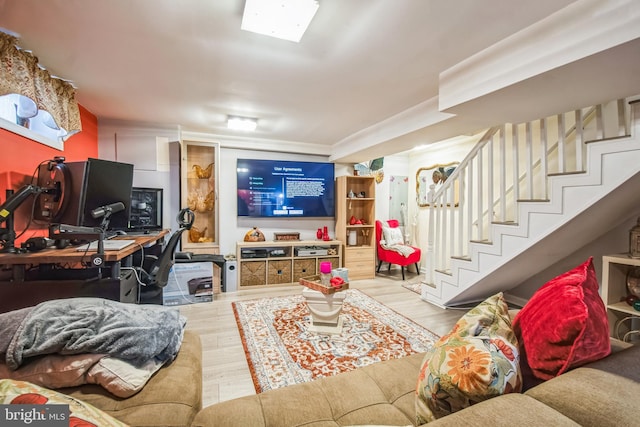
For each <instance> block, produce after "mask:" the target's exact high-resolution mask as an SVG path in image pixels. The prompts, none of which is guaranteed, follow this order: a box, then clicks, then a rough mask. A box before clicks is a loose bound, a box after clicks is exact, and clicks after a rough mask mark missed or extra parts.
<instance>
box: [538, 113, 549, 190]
mask: <svg viewBox="0 0 640 427" xmlns="http://www.w3.org/2000/svg"><path fill="white" fill-rule="evenodd" d="M540 145H541V147H540V175H541V178H542V180H543V185H542V188H543V189H544V194H543V195H542V197H543V198H544V199H546V198H547V197H548V195H549V188H548V185H547V175H548V171H547V168H548V166H547V155H548V153H547V118H546V117H545V118H544V119H542V120H540Z"/></svg>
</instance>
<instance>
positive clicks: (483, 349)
mask: <svg viewBox="0 0 640 427" xmlns="http://www.w3.org/2000/svg"><path fill="white" fill-rule="evenodd" d="M521 387H522V381H521V376H520V368H519V357H518V342H517V340H516V337H515V335H514V333H513V331H512V329H511V319H510V317H509V309H508V307H507V303H506V302H505V300H504V298H503V296H502V293H498V294H496V295H494V296H492V297H490V298H488V299H487V300H485V301H484V302H482V303H481V304H479V305H478V306H476V307H475V308H473V309H471V310H469V312H467V313H466V314H465V315H464V316H463V317H462V318H461V319H460V320H459V321H458V322H457V323H456V324H455V326H454V327H453V330H452V331H451V332H450V333H449V334H447V335H445V336H443V337H442V338H441V339H440V340H439V341H438V342H437V343H436V344H435V345H434V347H433V348H432V349H431V350H429V351H427V353H426V355H425V357H424V360H423V365H422V368H421V370H420V375H419V379H418V386H417V396H416V421H417V423H418V424H422V423H425V422H430V421H433V420H434V419H437V418H441V417H443V416H445V415H448V414H451V413H453V412H456V411H458V410H460V409H463V408H466V407H468V406H470V405H472V404H474V403H476V402H480V401H483V400H486V399H489V398H491V397H495V396H499V395H501V394H505V393H511V392H519V391H520V390H521Z"/></svg>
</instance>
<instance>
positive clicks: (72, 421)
mask: <svg viewBox="0 0 640 427" xmlns="http://www.w3.org/2000/svg"><path fill="white" fill-rule="evenodd" d="M0 404H6V405H9V404H15V405H20V404H28V405H40V404H41V405H44V404H47V405H69V412H70V413H69V425H70V426H82V427H91V426H96V427H126V424H124V423H122V422H120V421H118V420H116V419H115V418H113V417H111V416H110V415H108V414H106V413H104V412H102V411H101V410H100V409H98V408H96V407H95V406H92V405H89V404H88V403H85V402H81V401H80V400H78V399H75V398H73V397H71V396H67V395H66V394H62V393H58V392H56V391H53V390H49V389H46V388H44V387H40V386H37V385H34V384H31V383H28V382H25V381H16V380H7V379H3V380H0Z"/></svg>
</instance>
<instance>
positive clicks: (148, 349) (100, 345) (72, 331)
mask: <svg viewBox="0 0 640 427" xmlns="http://www.w3.org/2000/svg"><path fill="white" fill-rule="evenodd" d="M2 316H11V313H6V314H3V315H2ZM14 316H15V317H14V318H15V319H17V320H19V323H18V326H17V328H15V325H14V326H13V327H11V328H9V329H10V330H9V331H7V330H2V331H0V335H2V336H3V337H4V338H5V339H4V340H3V341H4V342H0V354H2V352H3V351H6V356H5V358H6V364H7V366H8V367H9V368H10V369H14V370H15V369H17V368H18V367H19V366H20V365H21V364H22V363H23V361H24V359H26V358H29V357H32V356H37V355H42V354H52V353H58V354H80V353H101V354H109V355H111V356H114V357H117V358H119V359H123V360H126V361H128V362H129V363H131V364H133V365H135V366H142V365H143V364H144V363H145V362H147V361H149V360H151V359H154V358H155V360H156V361H158V362H162V363H164V362H167V361H170V360H173V359H174V358H175V356H176V354H177V353H178V350H179V349H180V345H181V344H182V337H183V334H184V327H185V325H186V319H185V318H184V317H183V316H181V315H180V312H179V311H178V310H177V309H176V308H168V307H162V306H153V305H134V304H124V303H120V302H116V301H110V300H105V299H101V298H69V299H60V300H53V301H46V302H43V303H41V304H38V305H37V306H35V307H34V308H33V309H31V310H30V311H27V312H26V316H25V312H24V311H22V312H19V313H14ZM3 323H4V324H5V325H6V324H7V323H9V322H8V318H5V319H4V321H2V319H0V324H3ZM13 329H15V330H14V331H13ZM7 332H8V333H9V334H12V335H11V338H10V340H9V339H8V336H7V335H5V334H7ZM7 341H8V345H7V347H6V350H5V349H3V348H2V344H6V342H7Z"/></svg>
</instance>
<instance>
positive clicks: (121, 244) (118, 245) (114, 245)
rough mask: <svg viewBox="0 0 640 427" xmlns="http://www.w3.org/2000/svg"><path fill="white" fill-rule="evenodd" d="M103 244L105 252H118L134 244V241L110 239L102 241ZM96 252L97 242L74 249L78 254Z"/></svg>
mask: <svg viewBox="0 0 640 427" xmlns="http://www.w3.org/2000/svg"><path fill="white" fill-rule="evenodd" d="M103 243H104V250H105V251H119V250H121V249H124V248H126V247H127V246H130V245H133V244H135V243H136V241H135V240H128V239H111V240H104V241H103ZM97 250H98V241H97V240H95V241H93V242H91V243H89V244H88V245H82V246H78V247H77V248H76V251H79V252H85V251H87V252H92V251H93V252H95V251H97Z"/></svg>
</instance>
